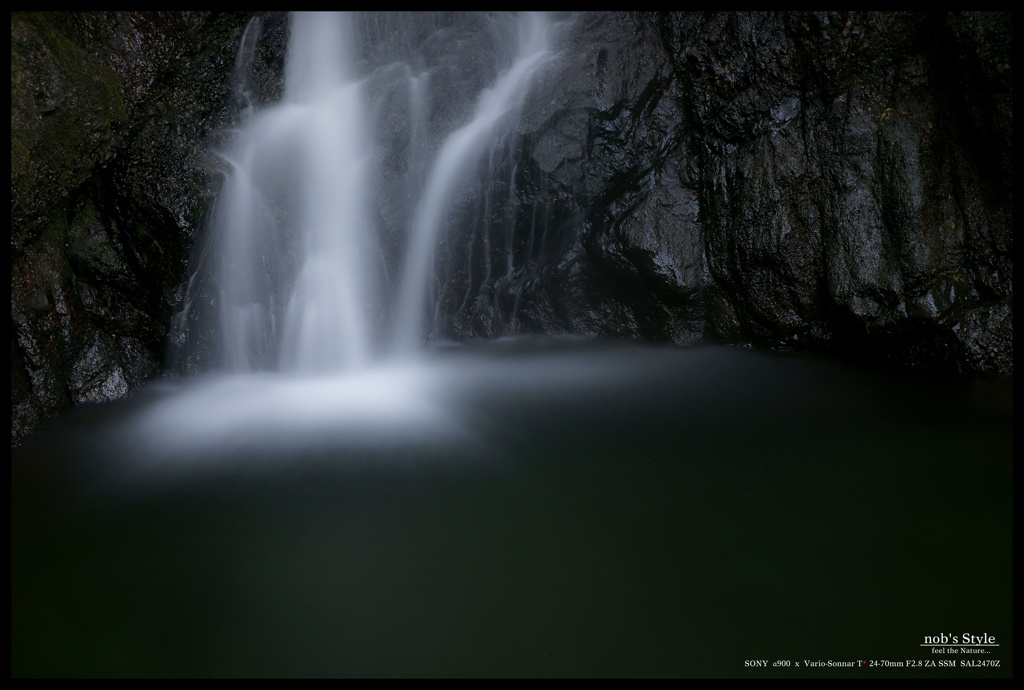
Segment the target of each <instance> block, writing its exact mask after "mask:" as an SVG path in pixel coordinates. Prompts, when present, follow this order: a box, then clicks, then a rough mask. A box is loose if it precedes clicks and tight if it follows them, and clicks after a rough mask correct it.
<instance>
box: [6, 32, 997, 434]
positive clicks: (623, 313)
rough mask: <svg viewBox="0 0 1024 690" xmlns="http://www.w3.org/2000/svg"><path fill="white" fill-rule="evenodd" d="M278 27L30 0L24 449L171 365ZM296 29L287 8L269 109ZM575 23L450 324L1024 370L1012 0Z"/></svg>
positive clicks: (21, 268) (16, 253) (266, 95)
mask: <svg viewBox="0 0 1024 690" xmlns="http://www.w3.org/2000/svg"><path fill="white" fill-rule="evenodd" d="M248 19H249V16H248V15H247V14H244V13H239V14H217V13H203V12H192V13H188V12H186V13H161V12H143V13H129V12H103V13H15V14H12V18H11V40H12V51H11V97H12V117H11V135H12V136H11V194H12V206H11V226H12V240H11V247H12V280H11V290H12V301H11V311H12V350H11V352H12V443H15V444H16V443H18V442H19V441H20V439H21V438H23V437H24V435H25V434H27V433H29V432H31V431H32V430H34V429H36V428H38V427H39V426H40V425H41V424H43V423H44V422H45V421H46V420H47V419H48V418H50V417H52V416H54V415H56V414H58V413H59V412H61V411H62V410H65V409H67V408H69V407H70V406H73V405H76V404H79V403H83V402H98V401H104V400H111V399H114V398H118V397H121V396H123V395H126V394H128V393H130V392H131V391H133V390H136V389H137V388H138V387H140V386H141V385H143V384H144V383H146V382H147V381H149V380H151V379H152V378H154V377H155V376H156V375H158V373H159V372H160V371H161V367H162V358H163V351H164V344H165V342H166V339H167V334H168V325H169V323H170V319H171V316H172V314H173V312H174V310H175V308H176V303H177V302H178V301H179V300H180V299H181V296H182V284H183V281H184V280H185V273H186V266H187V260H188V253H189V249H190V247H191V245H192V242H193V239H194V237H195V233H196V231H197V228H199V226H200V225H201V222H202V219H203V217H204V215H205V213H206V209H207V207H208V206H209V204H210V201H211V200H212V198H213V195H214V194H215V193H216V185H217V183H218V175H217V173H218V170H219V163H218V162H217V161H216V160H215V158H214V156H213V155H212V154H211V153H210V151H211V149H212V148H213V147H214V146H215V145H216V143H217V137H218V136H219V132H221V131H223V128H225V127H226V126H228V125H230V118H231V112H232V111H233V109H235V108H237V107H239V106H240V105H244V104H239V103H234V102H232V99H233V98H235V97H236V94H237V93H238V91H237V90H236V89H234V88H233V86H234V85H235V80H236V79H238V78H240V77H239V75H237V74H236V73H235V63H236V54H237V51H238V45H239V41H240V39H241V36H242V32H243V30H244V28H245V25H246V23H247V21H248ZM439 21H442V20H439ZM286 34H287V18H286V17H285V16H284V15H279V14H272V15H267V17H266V20H265V22H264V27H263V37H262V39H261V44H260V46H258V47H257V48H256V49H255V51H254V53H253V58H252V59H253V65H252V66H253V69H254V76H253V78H252V81H251V83H250V84H249V85H248V86H249V89H248V90H247V91H246V93H247V94H248V97H249V98H250V99H251V102H252V104H253V105H256V106H259V105H262V104H265V103H268V102H272V101H273V100H275V99H276V98H277V96H278V94H279V92H280V86H281V85H280V78H281V77H280V74H281V66H282V64H283V56H284V54H283V48H284V43H285V38H286ZM570 41H571V43H572V48H573V51H572V59H567V60H566V63H565V65H564V69H563V70H561V71H560V72H558V73H557V76H556V77H552V78H551V79H549V80H548V81H547V82H546V83H545V84H543V85H541V87H540V88H538V89H537V93H536V94H535V96H534V97H533V99H532V101H531V105H530V106H529V108H528V111H527V113H526V115H525V118H524V120H523V122H522V124H521V125H520V128H519V132H518V135H517V138H516V140H515V145H516V146H517V150H518V154H519V159H518V160H519V163H518V165H517V166H516V167H515V169H514V170H513V171H505V172H502V171H497V172H496V173H495V174H496V176H497V177H498V178H499V181H504V183H505V184H506V185H513V184H514V189H515V190H516V194H517V195H518V198H519V204H520V206H519V212H518V215H517V216H516V219H515V220H514V221H513V222H514V225H515V227H514V228H512V229H511V231H512V232H513V236H514V237H515V238H516V240H515V242H514V243H512V244H514V246H513V250H514V253H515V256H514V260H513V261H512V262H511V266H512V270H510V271H509V272H508V273H507V274H506V275H504V276H503V277H502V278H501V279H500V280H492V281H491V282H486V279H485V278H483V277H482V276H484V275H485V273H484V272H483V271H479V270H473V269H474V266H475V265H476V264H477V263H479V262H481V261H483V260H484V258H483V257H481V256H479V255H478V254H474V253H473V252H477V253H479V251H480V250H479V247H478V246H477V248H476V249H467V248H465V246H463V245H466V246H469V245H468V243H462V244H460V239H461V238H463V237H464V236H461V235H459V233H455V234H454V235H452V236H451V237H450V238H449V244H450V245H452V247H453V249H452V250H451V251H449V252H448V254H447V256H449V257H450V259H449V260H448V261H447V262H444V261H442V265H441V267H440V270H441V271H443V272H444V276H443V278H444V280H442V281H440V282H441V283H442V284H444V285H448V286H452V287H451V290H450V293H443V294H441V295H440V302H439V304H440V305H441V306H440V309H439V311H440V312H441V315H440V318H439V320H438V324H439V326H438V332H437V334H438V335H444V336H448V337H453V338H465V337H471V336H484V337H488V336H494V335H500V334H502V333H518V332H544V333H581V334H597V335H610V336H622V337H633V338H643V339H649V340H660V341H671V342H676V343H681V344H682V343H691V342H703V341H711V342H725V343H737V344H751V345H754V346H762V347H781V348H816V349H822V350H827V351H834V352H841V353H845V354H849V355H854V356H860V357H866V358H869V359H872V360H875V361H880V362H887V363H892V364H895V365H899V366H907V367H918V368H924V369H929V370H939V371H947V372H963V373H971V374H984V375H1012V355H1013V341H1012V321H1013V282H1012V280H1013V273H1012V271H1013V264H1012V249H1013V247H1012V236H1011V232H1012V174H1013V168H1012V52H1011V46H1012V21H1011V16H1010V14H1009V13H992V12H977V13H974V12H964V13H868V12H850V13H847V12H833V13H803V12H793V13H732V12H729V13H724V12H723V13H670V14H632V13H595V14H592V15H586V16H582V17H579V18H578V19H577V21H576V25H575V29H574V30H573V33H572V35H571V38H570ZM502 175H504V177H502ZM527 210H528V211H529V212H526V211H527ZM386 211H387V210H386V209H382V217H383V218H386V217H387V216H388V214H387V212H386ZM507 230H508V229H507ZM467 232H468V230H467ZM487 260H490V258H488V259H487ZM456 295H476V296H477V299H475V300H466V299H463V298H461V297H459V298H456Z"/></svg>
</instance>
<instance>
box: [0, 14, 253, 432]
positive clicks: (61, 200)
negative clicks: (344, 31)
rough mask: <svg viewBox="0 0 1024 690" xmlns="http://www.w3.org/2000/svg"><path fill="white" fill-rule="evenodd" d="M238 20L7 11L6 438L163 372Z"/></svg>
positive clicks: (208, 179)
mask: <svg viewBox="0 0 1024 690" xmlns="http://www.w3.org/2000/svg"><path fill="white" fill-rule="evenodd" d="M244 19H245V18H244V17H233V16H231V15H220V16H213V15H209V14H206V13H153V12H150V13H125V12H110V13H107V12H103V13H15V14H13V15H12V16H11V101H12V108H11V152H12V155H11V250H12V260H11V317H12V341H11V360H12V381H11V384H12V385H11V404H12V443H15V444H16V443H18V442H19V441H20V439H21V438H22V437H23V436H24V435H25V434H27V433H29V432H30V431H32V430H34V429H36V428H38V427H39V426H41V425H42V424H43V423H44V422H45V421H46V420H47V419H49V418H51V417H52V416H54V415H55V414H57V413H59V412H60V411H62V410H64V409H67V408H68V407H70V406H72V405H76V404H80V403H84V402H101V401H105V400H112V399H115V398H118V397H121V396H123V395H125V394H127V393H129V392H130V391H132V390H135V389H137V388H138V387H139V386H141V385H142V384H144V383H145V382H147V381H149V380H151V379H152V378H153V377H155V376H156V375H157V374H158V373H159V371H160V367H161V359H162V352H163V348H164V342H165V339H166V333H167V320H168V318H169V315H170V313H171V310H172V307H173V302H174V297H175V294H174V291H175V289H176V287H177V286H178V284H179V283H180V282H181V280H182V278H183V272H184V265H185V264H184V261H185V259H186V254H187V247H188V243H189V241H190V238H191V235H192V233H193V232H194V230H195V227H196V225H197V224H198V222H199V219H200V218H201V217H202V214H203V212H204V210H205V203H206V202H207V200H208V199H209V198H210V197H211V195H212V194H213V193H214V190H213V188H212V187H211V184H212V183H213V182H214V180H213V179H212V176H211V175H210V170H211V168H212V164H211V162H210V160H209V156H210V154H209V153H208V150H209V148H210V144H211V142H210V141H209V140H208V136H209V133H210V132H211V131H212V130H213V129H214V127H216V126H218V125H221V124H223V121H224V120H223V111H224V108H225V105H226V98H225V94H226V93H227V91H228V89H227V81H226V80H227V78H228V77H229V76H230V68H231V66H232V65H233V60H234V52H235V49H236V46H237V40H238V36H239V33H240V30H241V26H242V22H243V21H244Z"/></svg>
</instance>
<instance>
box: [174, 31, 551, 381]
mask: <svg viewBox="0 0 1024 690" xmlns="http://www.w3.org/2000/svg"><path fill="white" fill-rule="evenodd" d="M412 19H413V20H417V18H416V17H413V18H412ZM466 21H472V22H476V23H477V24H478V25H479V26H480V27H486V28H487V29H488V30H487V31H486V32H479V31H470V30H466V31H464V33H463V34H462V35H461V36H462V37H461V38H460V37H459V35H458V34H453V30H452V28H451V27H450V26H446V25H445V21H443V20H438V21H437V24H438V26H429V25H428V26H427V27H423V26H422V25H418V24H417V23H416V21H409V18H407V17H392V16H391V15H377V14H374V15H368V16H358V15H352V14H348V13H304V12H303V13H294V14H292V15H291V16H290V35H289V43H288V51H287V59H286V63H285V83H284V94H283V97H282V99H281V101H280V102H279V103H278V104H276V105H273V106H271V107H267V108H265V109H263V110H262V111H258V112H245V113H243V114H242V121H241V122H240V125H239V127H238V129H237V130H236V131H235V133H234V141H233V143H232V144H231V146H230V148H229V149H228V150H227V151H225V152H223V153H221V156H222V158H223V159H224V160H225V161H226V162H227V164H228V166H229V169H228V172H227V175H226V179H225V182H224V185H223V188H222V191H221V194H220V196H219V197H218V200H217V203H216V207H215V209H214V211H213V213H212V214H211V221H210V224H209V228H208V232H209V233H210V234H209V237H208V238H207V241H206V243H205V244H204V245H203V247H204V249H203V255H202V261H197V263H196V265H197V266H199V267H198V268H196V269H195V272H194V275H193V278H192V280H191V281H190V292H192V289H191V288H193V287H194V286H196V285H202V286H205V289H206V291H207V293H208V294H207V303H208V311H209V312H211V314H212V315H211V316H209V317H208V320H207V324H208V326H207V329H208V330H209V331H210V332H211V335H212V340H214V341H215V343H216V344H215V345H214V346H212V347H210V346H209V345H208V344H207V345H206V347H207V349H208V350H209V351H210V352H209V355H208V356H206V360H207V361H205V362H204V363H203V365H204V366H208V365H209V364H211V363H212V364H214V365H215V366H216V367H217V368H219V369H222V370H226V371H229V372H249V371H280V372H292V373H296V374H319V373H331V372H351V371H357V370H360V369H363V368H365V367H366V366H368V365H369V364H371V363H373V362H376V361H379V360H380V359H381V357H382V355H384V354H390V355H397V356H402V357H408V356H409V355H411V354H413V353H415V352H416V351H417V350H418V349H419V347H420V345H421V344H422V342H423V340H424V339H425V337H426V336H427V330H428V328H429V326H430V323H431V322H430V321H429V319H428V315H429V314H430V313H432V311H433V308H432V305H431V298H432V297H436V296H437V294H436V292H437V291H436V289H435V281H436V279H435V276H434V273H435V270H434V264H435V260H436V257H435V253H436V247H437V245H438V243H439V242H441V241H443V239H444V238H445V235H446V232H447V229H448V225H449V224H450V222H451V214H452V211H453V206H454V204H455V201H456V198H457V197H458V196H459V195H460V194H461V193H462V192H463V191H464V188H466V187H467V186H471V185H472V182H473V173H474V171H475V170H476V168H477V167H478V166H479V165H480V164H481V161H482V160H483V159H484V157H485V156H487V153H488V152H489V151H490V152H491V157H493V156H494V155H495V154H494V152H495V151H498V150H500V146H501V144H502V142H503V141H504V140H505V139H506V138H507V136H508V134H509V132H510V131H512V129H513V128H514V125H515V123H516V118H517V116H518V115H519V113H520V111H521V110H522V107H523V105H524V102H525V99H526V97H527V95H528V93H529V91H530V88H531V85H532V84H534V83H535V82H536V80H537V78H538V76H539V75H540V74H541V73H542V71H543V69H544V68H545V66H547V65H549V64H550V63H551V62H552V59H553V57H554V55H555V43H556V40H555V35H556V27H557V25H556V23H555V22H553V21H552V20H551V19H550V18H548V17H547V16H545V15H543V14H537V13H526V14H522V15H519V16H515V17H511V16H508V15H494V16H490V15H468V16H467V19H466ZM449 23H450V22H449ZM420 24H422V22H420ZM469 28H473V27H472V26H470V27H469ZM258 35H259V26H258V25H257V26H256V27H255V28H254V29H253V30H251V31H250V30H248V29H247V31H246V32H245V36H244V37H243V46H242V47H240V49H239V61H240V65H239V70H243V68H244V65H242V64H241V61H242V59H243V57H242V56H243V55H245V56H246V58H245V59H246V60H247V61H248V60H250V59H251V54H252V51H253V48H252V45H253V44H254V41H255V40H258ZM423 35H426V39H424V38H422V36H423ZM453 37H454V39H453ZM485 38H486V39H488V40H490V42H491V44H490V45H483V44H482V42H483V41H484V39H485ZM452 40H454V43H452V45H453V46H455V47H454V48H445V49H444V50H441V49H438V48H437V46H438V45H441V46H442V47H444V46H447V44H446V43H445V41H452ZM462 43H465V44H466V47H465V48H463V47H462ZM392 46H394V47H395V48H397V50H398V51H401V50H408V51H410V52H409V54H401V53H400V52H396V51H395V49H393V48H391V47H392ZM386 47H387V48H388V49H385V48H386ZM469 50H473V51H476V53H474V54H468V53H465V52H462V51H469ZM446 51H447V52H446ZM437 55H442V56H444V57H443V59H441V58H438V57H436V56H437ZM487 56H492V57H491V58H490V60H489V61H488V59H485V58H486V57H487ZM476 64H479V65H480V67H479V68H477V67H475V66H474V65H476ZM471 67H472V69H470V68H471ZM459 79H461V80H462V81H461V82H459ZM236 81H238V82H239V83H243V84H246V86H247V88H248V81H247V80H246V79H245V78H244V76H243V77H241V78H236ZM453 84H454V86H453ZM435 86H436V89H435ZM439 89H445V90H444V91H443V92H442V91H440V90H439ZM453 94H454V95H453ZM460 98H461V101H460ZM242 100H244V101H246V102H248V97H247V96H246V98H245V99H242V98H239V101H240V102H241V101H242ZM463 103H465V105H463ZM460 111H461V112H462V113H463V114H462V116H461V119H460V118H458V117H455V116H456V115H458V113H459V112H460ZM438 113H440V116H438ZM431 118H434V119H431ZM392 122H399V123H400V125H393V124H391V125H389V123H392ZM385 173H387V174H385ZM396 177H397V178H401V183H400V184H390V185H389V184H388V183H387V180H390V179H392V178H396ZM385 215H386V216H387V218H388V219H387V221H383V220H382V219H384V217H385ZM385 238H387V239H389V240H390V244H388V243H387V242H385ZM394 246H397V247H399V248H400V249H401V250H402V251H404V256H401V257H399V256H397V252H396V250H394ZM389 251H390V256H391V258H390V260H389ZM207 254H210V255H212V257H213V258H211V257H210V256H207ZM204 272H206V273H207V274H204ZM200 274H204V275H200ZM194 299H195V295H194V294H190V296H189V298H188V299H187V300H186V302H187V303H186V312H185V313H187V310H189V309H191V308H192V304H191V302H192V300H194ZM197 323H198V322H197V321H196V320H195V319H192V318H180V319H179V326H178V328H179V329H183V330H182V332H180V333H178V334H177V335H176V337H175V338H174V342H178V343H191V342H198V341H201V340H202V338H201V337H200V335H197V334H196V333H189V330H190V329H191V330H193V331H197V332H198V331H201V330H202V328H201V327H200V326H198V325H197ZM186 356H190V355H188V354H186ZM192 356H193V357H194V355H192ZM210 360H212V362H211V361H210Z"/></svg>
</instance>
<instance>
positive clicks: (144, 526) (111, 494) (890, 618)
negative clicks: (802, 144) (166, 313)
mask: <svg viewBox="0 0 1024 690" xmlns="http://www.w3.org/2000/svg"><path fill="white" fill-rule="evenodd" d="M1011 418H1012V397H1011V393H1010V388H1009V383H994V382H981V381H967V380H960V379H942V380H936V379H922V378H920V377H916V378H915V377H907V376H899V377H897V376H891V375H883V374H876V373H869V372H866V371H864V370H860V369H857V368H853V367H850V366H846V365H842V364H838V363H835V362H831V361H828V360H823V359H816V358H808V357H802V356H795V355H768V354H759V353H754V352H750V351H745V350H737V349H729V348H693V349H682V350H680V349H675V348H655V347H638V346H631V345H621V344H608V343H594V342H591V341H577V340H565V341H563V340H530V339H519V340H510V341H499V342H494V343H487V344H479V345H470V346H460V347H450V348H439V349H436V350H434V351H433V352H431V353H430V354H429V355H426V356H424V358H423V359H422V360H421V361H418V362H415V363H411V364H405V365H402V366H398V365H395V366H389V367H382V368H381V369H380V370H379V371H373V372H369V373H367V374H366V375H364V376H362V377H344V378H339V379H337V380H334V379H331V380H327V379H305V380H294V379H291V380H287V379H283V378H279V377H274V376H270V375H264V376H253V377H247V378H245V379H239V378H235V379H214V378H211V379H208V380H204V381H201V382H191V383H188V384H184V383H166V384H161V385H157V386H153V387H152V388H151V389H149V390H147V391H144V392H142V393H140V394H139V395H137V396H135V397H134V398H132V399H131V400H128V401H124V402H121V403H114V404H109V405H102V406H95V407H90V408H85V409H82V410H80V411H78V412H76V413H75V414H73V415H71V416H69V417H68V418H66V419H64V420H62V421H61V423H60V424H59V425H55V426H53V427H51V428H49V429H47V430H46V431H45V432H43V433H41V434H39V435H38V436H37V438H36V440H35V442H34V443H29V444H26V445H25V446H24V447H23V448H22V449H19V450H18V451H17V452H16V453H15V455H14V458H13V471H12V499H13V508H12V521H13V529H12V577H13V584H12V597H11V601H12V608H13V611H12V625H11V629H12V638H13V640H12V645H11V651H12V674H13V675H14V676H244V677H262V676H321V677H323V676H328V677H375V676H388V677H404V676H416V677H424V676H432V677H463V676H476V677H501V676H514V677H549V676H554V677H647V676H654V677H702V676H704V677H732V676H740V677H742V676H752V677H783V676H785V677H810V676H821V675H830V676H838V677H844V678H847V677H851V678H855V677H870V676H880V675H884V676H887V677H907V678H916V677H925V676H934V677H977V678H988V677H995V676H1001V677H1006V676H1009V675H1012V630H1013V629H1012V615H1011V614H1012V604H1011V602H1012V582H1011V576H1012V566H1011V563H1012V555H1013V549H1012V530H1011V517H1012V500H1013V490H1012V463H1011V449H1012V431H1011ZM942 635H945V636H946V638H945V639H946V643H941V640H942V639H943V638H941V637H939V636H942ZM965 635H978V636H981V635H986V636H990V637H992V638H993V640H994V642H993V643H988V644H987V646H983V647H979V648H978V650H979V651H973V649H974V648H972V651H967V648H965V647H963V646H961V645H962V644H965V643H966V642H967V640H966V639H963V640H959V641H958V642H956V643H954V642H953V641H952V637H953V636H956V637H957V638H963V637H964V636H965ZM926 638H932V639H929V640H926ZM986 640H987V638H986ZM926 641H927V642H932V643H933V644H928V645H925V642H926ZM936 641H939V642H940V643H939V644H934V642H936ZM971 641H972V642H973V640H971ZM993 644H994V645H998V646H993ZM935 649H940V650H942V651H939V652H936V651H935ZM979 659H983V660H992V661H998V662H1000V664H999V666H998V667H997V668H992V667H987V668H986V667H981V668H979V667H969V666H965V665H962V664H961V662H962V661H964V660H979ZM759 660H761V661H767V663H768V668H767V669H766V668H761V667H758V666H755V665H754V663H755V662H757V661H759ZM806 661H812V662H822V663H823V664H824V665H823V666H812V667H811V668H807V667H806V665H805V662H806ZM830 661H831V662H851V661H852V662H856V664H857V666H856V667H853V668H851V667H847V666H837V665H833V666H831V667H829V666H828V662H830ZM797 662H799V663H800V668H796V667H795V665H794V664H796V663H797ZM862 662H864V663H862ZM897 662H898V663H897ZM938 662H943V663H946V662H955V663H954V664H953V667H944V666H941V665H940V664H939V663H938ZM933 663H934V666H933V665H932V664H933ZM918 664H919V665H918Z"/></svg>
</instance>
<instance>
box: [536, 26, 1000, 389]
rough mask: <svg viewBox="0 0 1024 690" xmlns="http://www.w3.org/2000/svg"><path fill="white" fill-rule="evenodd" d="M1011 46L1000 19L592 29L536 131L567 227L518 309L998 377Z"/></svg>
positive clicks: (588, 323) (612, 330)
mask: <svg viewBox="0 0 1024 690" xmlns="http://www.w3.org/2000/svg"><path fill="white" fill-rule="evenodd" d="M1010 32H1011V24H1010V18H1009V16H1008V15H1006V14H999V13H962V14H957V15H924V14H916V13H780V14H772V13H750V14H745V13H693V14H690V13H675V14H668V15H657V16H650V15H597V16H595V17H591V18H589V19H588V20H587V22H586V24H585V25H584V26H583V27H582V29H581V31H580V33H579V34H578V37H577V42H578V45H579V46H580V48H581V50H582V51H583V56H584V57H583V59H582V60H581V62H580V63H579V64H580V65H581V66H580V67H579V69H578V70H577V71H576V72H575V73H570V74H569V75H567V76H566V77H565V81H564V82H563V83H561V84H559V85H558V87H557V89H555V90H553V92H552V93H553V94H555V95H553V100H552V101H551V104H552V105H549V106H546V108H547V110H546V113H545V114H546V116H547V119H546V120H545V124H544V126H541V127H538V128H537V130H536V131H535V132H534V133H532V138H531V145H532V151H531V153H532V156H533V160H534V162H535V164H536V168H537V170H536V171H535V177H536V180H539V181H540V182H536V181H535V182H534V183H537V184H539V186H541V187H544V186H545V185H546V186H547V189H548V190H549V191H548V192H547V193H548V194H549V195H550V196H551V197H554V198H556V199H559V200H561V199H563V198H564V199H567V200H569V204H570V205H571V208H570V209H569V210H568V211H567V214H566V215H568V216H570V217H574V218H579V219H581V228H580V231H579V232H578V233H577V235H576V237H575V241H574V242H573V243H572V244H571V246H570V247H569V249H568V250H567V251H566V252H565V253H563V254H562V255H561V256H560V258H559V259H558V260H556V261H553V262H551V264H550V266H549V267H548V268H547V269H545V270H544V271H542V272H541V276H540V277H539V279H537V280H536V281H534V285H535V286H536V288H535V289H533V290H528V291H527V292H526V293H524V294H523V296H522V303H521V307H520V309H521V310H522V313H523V314H525V315H529V314H531V313H533V312H534V311H536V313H538V314H543V315H544V317H543V318H542V317H538V318H537V319H536V322H539V323H542V324H545V325H546V327H547V328H548V329H549V330H552V331H557V330H559V329H563V330H567V331H574V332H587V333H608V334H616V335H625V336H634V337H645V338H656V339H670V340H673V341H676V342H691V341H694V340H702V339H710V340H717V341H725V342H734V343H750V344H753V345H756V346H767V347H783V348H803V347H814V348H818V349H826V350H831V351H839V352H844V353H847V354H851V355H856V356H864V357H867V358H869V359H873V360H876V361H883V362H888V363H892V364H895V365H897V366H904V367H905V366H910V367H920V368H928V369H939V370H945V371H958V372H970V373H985V374H994V373H995V374H1010V373H1012V337H1011V336H1010V330H1011V324H1012V313H1013V307H1012V295H1013V289H1012V268H1013V266H1012V258H1011V251H1012V237H1011V235H1010V232H1011V227H1012V210H1011V202H1012V189H1011V187H1010V184H1011V180H1012V161H1011V158H1010V156H1009V152H1011V151H1012V142H1011V139H1010V129H1011V128H1012V105H1011V103H1012V83H1011V80H1010V73H1011V55H1010V43H1011V40H1010V38H1011V36H1010ZM563 102H564V105H563ZM557 106H561V107H557ZM581 142H582V146H581ZM550 190H554V191H550ZM532 300H536V302H537V303H539V304H540V305H548V304H553V305H555V306H554V307H553V308H537V309H534V307H533V301H532ZM996 343H1000V344H999V345H996ZM997 352H998V353H999V354H997Z"/></svg>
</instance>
